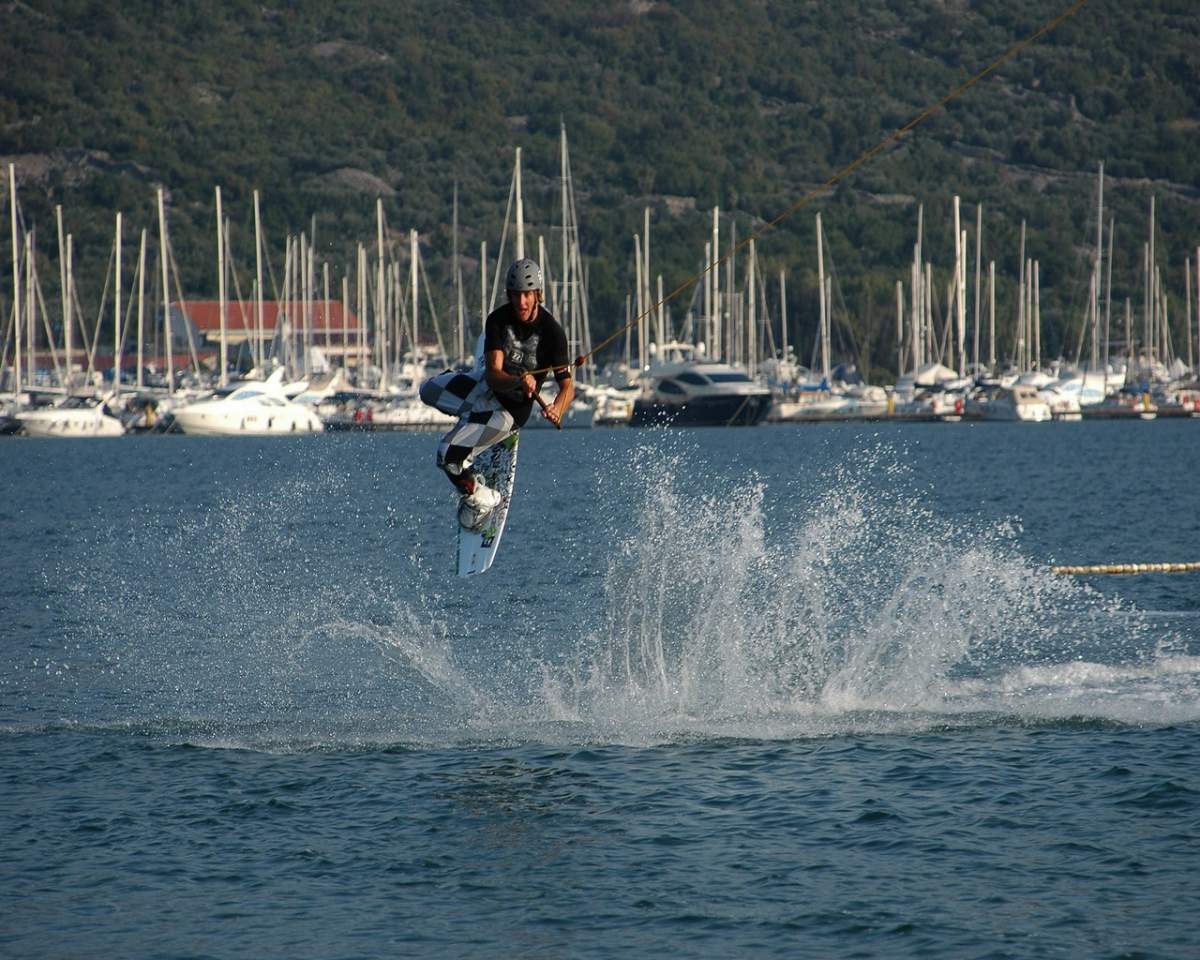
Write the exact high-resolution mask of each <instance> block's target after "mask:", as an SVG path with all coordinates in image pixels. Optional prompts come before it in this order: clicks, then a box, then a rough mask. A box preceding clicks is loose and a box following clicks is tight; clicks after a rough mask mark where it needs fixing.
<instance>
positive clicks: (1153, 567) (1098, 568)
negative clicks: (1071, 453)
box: [1050, 563, 1200, 576]
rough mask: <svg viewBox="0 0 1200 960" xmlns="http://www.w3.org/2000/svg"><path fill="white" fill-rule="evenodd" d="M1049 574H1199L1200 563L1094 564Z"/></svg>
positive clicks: (1064, 567)
mask: <svg viewBox="0 0 1200 960" xmlns="http://www.w3.org/2000/svg"><path fill="white" fill-rule="evenodd" d="M1050 572H1051V573H1057V574H1060V575H1065V576H1083V575H1086V574H1120V575H1125V576H1128V575H1131V574H1136V573H1200V563H1095V564H1089V565H1086V566H1058V567H1051V568H1050Z"/></svg>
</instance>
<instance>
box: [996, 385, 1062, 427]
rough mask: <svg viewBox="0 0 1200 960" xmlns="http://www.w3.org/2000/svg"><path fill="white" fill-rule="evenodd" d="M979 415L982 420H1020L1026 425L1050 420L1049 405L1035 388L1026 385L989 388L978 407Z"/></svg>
mask: <svg viewBox="0 0 1200 960" xmlns="http://www.w3.org/2000/svg"><path fill="white" fill-rule="evenodd" d="M979 415H980V416H981V417H982V418H983V419H984V420H1020V421H1024V422H1026V423H1043V422H1045V421H1047V420H1050V419H1051V412H1050V404H1048V403H1047V402H1046V400H1045V399H1044V398H1043V397H1042V395H1041V394H1040V393H1038V391H1037V388H1036V387H1034V386H1031V385H1030V384H1026V383H1014V384H1013V385H1012V386H1011V387H993V388H991V389H990V390H989V391H988V396H987V401H986V402H985V403H981V404H980V406H979Z"/></svg>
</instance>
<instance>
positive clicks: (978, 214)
mask: <svg viewBox="0 0 1200 960" xmlns="http://www.w3.org/2000/svg"><path fill="white" fill-rule="evenodd" d="M982 265H983V204H982V203H978V204H976V205H975V338H974V347H975V358H974V359H975V374H976V376H978V375H979V314H980V309H981V308H980V302H979V285H980V279H981V270H980V268H981V267H982Z"/></svg>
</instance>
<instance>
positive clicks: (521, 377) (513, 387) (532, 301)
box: [421, 258, 575, 518]
mask: <svg viewBox="0 0 1200 960" xmlns="http://www.w3.org/2000/svg"><path fill="white" fill-rule="evenodd" d="M504 285H505V289H506V290H507V291H508V303H506V304H505V305H504V306H502V307H500V308H499V309H497V310H494V311H493V312H492V313H491V314H490V315H489V316H488V318H487V321H486V322H485V323H484V328H483V366H482V368H480V367H478V366H477V367H476V369H475V370H474V371H473V372H471V373H455V372H454V371H451V370H447V371H446V372H445V373H442V374H439V375H438V376H436V377H431V378H430V379H429V380H426V381H425V382H424V383H423V384H421V399H422V400H423V401H424V402H425V403H427V404H429V405H430V406H433V407H437V409H439V410H441V411H443V412H444V413H449V414H453V415H456V416H457V417H458V418H459V419H458V423H456V424H455V425H454V426H453V427H452V428H451V430H450V432H449V433H447V434H446V435H445V436H444V437H442V441H441V443H440V444H439V445H438V453H437V465H438V466H439V467H440V468H441V469H442V470H444V471H445V472H446V476H448V477H449V478H450V482H451V483H453V484H454V486H455V488H456V489H458V490H459V491H460V492H461V493H462V494H463V503H464V505H465V506H467V507H469V508H471V510H473V511H474V512H475V514H476V515H477V518H478V517H482V516H485V515H486V514H487V512H489V511H490V510H491V509H492V508H493V507H495V506H496V505H497V504H498V503H499V502H500V495H499V494H498V493H496V491H495V490H492V489H491V488H490V487H487V486H486V485H485V484H484V483H483V482H482V479H481V478H480V477H478V476H476V475H475V474H473V473H471V472H470V470H469V469H468V468H469V467H470V464H471V461H472V460H473V459H474V458H475V457H476V456H477V455H478V454H479V452H480V451H481V450H485V449H487V448H488V447H490V446H492V445H493V444H496V443H500V442H501V441H502V440H504V439H506V438H507V437H509V436H511V435H512V434H513V433H514V432H515V431H517V430H519V429H521V427H523V426H524V425H525V421H526V420H528V419H529V414H530V412H531V411H532V409H533V398H534V395H535V394H536V393H537V391H538V390H539V389H540V388H541V385H542V382H543V381H544V380H545V378H546V372H547V371H548V370H553V371H554V379H555V380H557V381H558V396H557V397H555V398H554V401H553V403H551V404H549V405H548V406H546V407H545V408H544V412H545V416H546V419H547V420H549V421H550V422H551V423H553V424H555V425H556V426H557V425H558V424H559V423H560V421H561V420H562V417H563V414H564V413H566V411H567V408H568V407H569V406H570V405H571V401H572V400H574V398H575V384H574V381H573V380H572V379H571V368H570V359H569V357H568V354H567V337H566V334H565V333H564V332H563V328H562V327H561V326H560V325H559V323H558V321H557V320H555V319H554V317H553V316H551V315H550V313H549V312H548V311H547V310H546V309H545V308H544V307H543V306H542V287H543V282H542V270H541V268H540V267H539V266H538V265H537V264H536V263H535V262H534V261H533V260H530V259H528V258H522V259H520V260H517V261H516V262H515V263H513V265H512V266H510V267H509V268H508V274H507V276H506V278H505V284H504ZM533 371H538V373H536V374H535V373H533ZM460 516H461V513H460Z"/></svg>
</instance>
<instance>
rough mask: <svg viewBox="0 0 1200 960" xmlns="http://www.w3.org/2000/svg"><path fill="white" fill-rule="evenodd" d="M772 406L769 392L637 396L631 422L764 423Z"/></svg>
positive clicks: (692, 424)
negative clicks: (667, 398) (662, 398)
mask: <svg viewBox="0 0 1200 960" xmlns="http://www.w3.org/2000/svg"><path fill="white" fill-rule="evenodd" d="M770 410H771V396H770V394H743V395H735V396H724V397H699V398H695V399H692V400H688V401H687V402H686V403H680V404H668V403H659V402H657V401H654V400H638V401H636V402H635V403H634V405H633V416H632V417H631V418H630V420H629V424H630V426H633V427H650V426H672V427H752V426H756V425H757V424H760V423H762V422H763V421H764V420H765V419H766V418H767V414H768V413H769V412H770Z"/></svg>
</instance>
